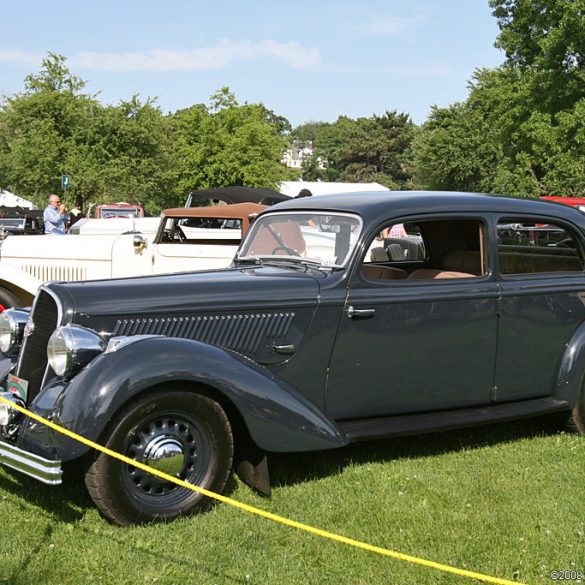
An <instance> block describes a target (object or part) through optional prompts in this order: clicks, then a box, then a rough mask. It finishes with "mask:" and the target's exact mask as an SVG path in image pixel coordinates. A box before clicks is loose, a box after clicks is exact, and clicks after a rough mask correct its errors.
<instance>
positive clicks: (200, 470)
mask: <svg viewBox="0 0 585 585" xmlns="http://www.w3.org/2000/svg"><path fill="white" fill-rule="evenodd" d="M124 452H125V453H126V456H127V457H130V458H131V459H135V460H136V461H140V462H141V463H144V464H145V465H149V466H151V467H153V468H154V469H157V470H159V471H162V472H164V473H167V474H168V475H173V476H175V477H178V478H179V479H182V480H184V481H187V482H189V483H192V484H195V485H199V484H201V483H202V481H203V480H204V479H205V477H206V475H207V472H208V470H209V467H210V461H211V445H210V442H209V438H208V433H207V432H206V431H205V430H204V429H203V428H202V426H201V425H200V424H199V423H198V421H197V420H195V419H192V418H190V417H188V416H186V415H185V414H184V413H182V414H181V413H163V414H160V413H159V414H157V415H154V416H152V417H150V418H148V419H146V420H144V421H141V422H140V423H139V424H137V425H135V426H134V428H133V429H132V431H131V432H130V433H129V434H128V438H127V440H126V444H125V449H124ZM122 473H123V481H124V483H125V485H126V487H127V490H128V492H129V493H130V494H131V495H132V496H133V497H134V498H136V499H137V500H140V501H143V502H144V503H146V502H148V504H149V505H153V504H154V505H156V504H157V503H159V504H160V505H161V506H167V505H169V504H170V503H171V502H173V501H176V500H180V499H183V498H185V497H188V496H190V495H194V494H193V492H188V491H186V490H185V489H182V488H180V487H179V486H177V485H176V484H174V483H171V482H168V481H166V480H163V479H161V478H158V477H156V476H154V475H151V474H150V473H147V472H146V471H143V470H142V469H138V468H137V467H133V466H131V465H124V468H123V472H122Z"/></svg>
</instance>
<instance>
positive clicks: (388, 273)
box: [362, 264, 408, 280]
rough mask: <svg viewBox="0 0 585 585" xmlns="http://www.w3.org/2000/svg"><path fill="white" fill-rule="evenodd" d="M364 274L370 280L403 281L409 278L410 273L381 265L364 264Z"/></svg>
mask: <svg viewBox="0 0 585 585" xmlns="http://www.w3.org/2000/svg"><path fill="white" fill-rule="evenodd" d="M362 274H363V275H364V276H365V277H366V278H369V279H370V280H403V279H405V278H406V277H407V276H408V273H407V272H406V271H404V270H400V268H393V267H392V266H380V265H379V264H363V265H362Z"/></svg>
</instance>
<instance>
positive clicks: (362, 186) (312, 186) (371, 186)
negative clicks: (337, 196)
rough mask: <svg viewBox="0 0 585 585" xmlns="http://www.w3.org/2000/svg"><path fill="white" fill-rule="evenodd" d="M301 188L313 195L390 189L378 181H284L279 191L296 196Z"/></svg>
mask: <svg viewBox="0 0 585 585" xmlns="http://www.w3.org/2000/svg"><path fill="white" fill-rule="evenodd" d="M301 189H308V190H309V191H311V193H312V194H313V195H331V194H332V193H356V192H359V191H390V189H388V188H387V187H384V185H380V183H328V182H326V181H284V182H283V183H281V184H280V187H279V189H278V190H279V191H280V192H281V193H284V194H285V195H290V196H292V197H296V196H297V195H298V194H299V191H300V190H301Z"/></svg>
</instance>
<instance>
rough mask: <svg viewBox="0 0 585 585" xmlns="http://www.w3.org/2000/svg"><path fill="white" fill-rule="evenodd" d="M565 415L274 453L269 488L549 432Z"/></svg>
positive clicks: (559, 425) (554, 430) (560, 424)
mask: <svg viewBox="0 0 585 585" xmlns="http://www.w3.org/2000/svg"><path fill="white" fill-rule="evenodd" d="M566 418H567V417H566V415H564V416H562V417H559V416H558V415H551V416H542V417H536V418H532V419H526V420H520V421H512V422H507V423H498V424H493V425H486V426H480V427H473V428H467V429H458V430H452V431H445V432H440V433H432V434H426V435H412V436H408V437H399V438H392V439H379V440H375V441H364V442H360V443H355V444H353V445H349V446H347V447H343V448H341V449H335V450H331V451H320V452H317V453H315V452H311V453H274V454H272V455H271V456H270V459H269V466H270V479H271V483H272V487H273V488H276V487H281V486H290V485H295V484H298V483H302V482H303V481H307V480H313V479H320V478H323V477H327V476H330V475H335V474H337V473H339V472H341V471H342V470H343V469H344V468H345V467H347V466H349V465H355V464H365V463H377V462H384V461H391V460H394V459H418V458H424V457H429V456H438V455H441V454H444V453H452V452H457V451H462V450H465V451H469V450H473V449H481V448H483V447H488V446H490V445H496V444H504V443H513V442H515V441H518V440H520V439H526V438H531V437H538V436H550V435H554V434H557V433H558V432H559V431H560V430H562V429H563V425H564V423H565V422H566Z"/></svg>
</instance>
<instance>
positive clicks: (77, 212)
mask: <svg viewBox="0 0 585 585" xmlns="http://www.w3.org/2000/svg"><path fill="white" fill-rule="evenodd" d="M83 217H85V215H84V213H83V211H81V198H80V197H78V198H77V199H76V200H75V205H74V206H73V207H72V208H71V210H70V211H69V227H71V226H72V225H73V224H74V223H77V222H78V221H79V220H80V219H81V218H83Z"/></svg>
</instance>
